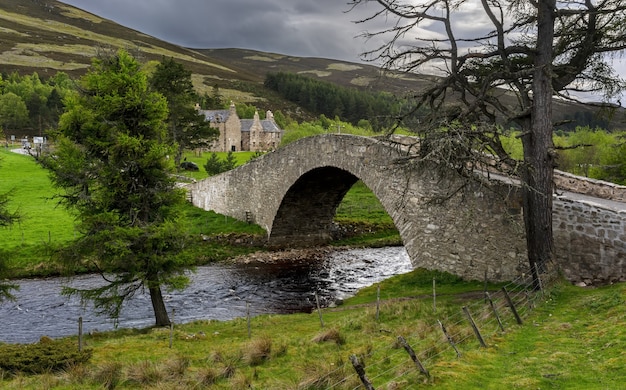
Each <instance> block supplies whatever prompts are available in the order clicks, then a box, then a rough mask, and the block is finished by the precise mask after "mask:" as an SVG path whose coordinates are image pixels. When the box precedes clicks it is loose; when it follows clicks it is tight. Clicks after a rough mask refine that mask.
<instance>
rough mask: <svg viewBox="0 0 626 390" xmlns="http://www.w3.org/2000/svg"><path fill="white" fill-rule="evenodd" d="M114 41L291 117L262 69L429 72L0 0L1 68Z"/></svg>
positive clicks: (82, 53)
mask: <svg viewBox="0 0 626 390" xmlns="http://www.w3.org/2000/svg"><path fill="white" fill-rule="evenodd" d="M117 48H125V49H126V50H128V51H129V52H130V53H131V54H133V55H134V56H135V57H137V58H138V59H139V60H140V61H142V62H148V61H152V60H155V61H160V60H161V59H162V58H163V57H174V58H176V60H177V61H179V62H181V63H183V64H184V65H185V67H186V68H187V69H189V70H191V71H192V73H193V81H194V85H195V86H196V89H197V90H198V91H199V92H200V93H209V94H210V93H211V89H212V88H213V87H214V86H218V87H219V88H220V92H221V93H222V95H223V96H224V97H225V98H226V99H228V100H233V101H235V102H247V103H253V104H255V105H257V107H259V109H261V110H265V109H273V110H277V109H280V110H283V111H284V112H285V113H288V114H289V115H292V117H294V118H295V119H307V118H310V117H311V115H309V114H307V113H305V112H302V110H300V109H298V107H296V106H295V105H294V104H293V103H290V102H286V101H284V100H283V99H281V98H280V97H279V96H277V95H276V94H274V93H273V92H271V91H267V90H266V89H264V88H263V81H264V78H265V75H266V74H267V72H277V71H284V72H293V73H299V74H304V75H309V76H311V77H315V78H318V79H320V80H325V81H328V82H331V83H336V84H338V85H342V86H345V87H354V88H359V89H369V90H374V91H388V92H392V93H394V94H397V95H404V94H410V93H415V91H419V90H420V89H422V88H424V86H425V85H426V84H427V83H428V82H429V80H432V79H433V77H432V76H424V75H407V74H393V73H385V74H381V72H380V69H379V68H377V67H375V66H371V65H368V64H357V63H350V62H344V61H338V60H331V59H324V58H308V57H293V56H289V55H282V54H274V53H263V52H257V51H253V50H244V49H189V48H183V47H180V46H177V45H174V44H171V43H168V42H164V41H162V40H159V39H156V38H154V37H151V36H149V35H146V34H143V33H141V32H139V31H136V30H133V29H129V28H126V27H123V26H121V25H119V24H117V23H115V22H112V21H110V20H108V19H104V18H101V17H99V16H97V15H94V14H91V13H88V12H85V11H82V10H80V9H77V8H75V7H72V6H69V5H66V4H64V3H61V2H58V1H54V0H0V72H2V73H12V72H16V71H17V72H19V73H21V74H30V73H33V72H37V73H39V74H40V75H42V76H46V75H52V74H54V73H56V72H57V71H64V72H66V73H68V74H70V75H72V76H74V77H77V76H80V75H81V74H83V73H84V72H86V70H87V69H88V67H89V65H90V63H91V59H92V58H93V57H94V56H96V55H97V53H98V52H99V51H102V50H112V49H117ZM503 98H507V97H506V95H503ZM508 98H509V99H510V98H511V97H508ZM555 111H556V112H555V117H556V118H557V119H563V118H565V117H567V116H572V115H573V114H574V113H576V112H579V111H589V109H588V108H585V107H581V106H580V105H576V104H571V103H562V102H557V104H556V109H555ZM314 115H315V114H313V116H314Z"/></svg>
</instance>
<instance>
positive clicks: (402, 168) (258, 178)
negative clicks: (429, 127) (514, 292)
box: [190, 134, 526, 280]
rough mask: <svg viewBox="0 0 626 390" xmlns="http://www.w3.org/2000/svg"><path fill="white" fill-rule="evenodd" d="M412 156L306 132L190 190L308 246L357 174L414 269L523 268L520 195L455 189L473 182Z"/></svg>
mask: <svg viewBox="0 0 626 390" xmlns="http://www.w3.org/2000/svg"><path fill="white" fill-rule="evenodd" d="M406 156H407V152H406V148H404V147H403V146H402V145H399V144H396V143H390V142H383V141H380V140H377V139H373V138H368V137H359V136H352V135H335V134H327V135H321V136H316V137H309V138H304V139H301V140H299V141H296V142H294V143H292V144H289V145H287V146H285V147H283V148H280V149H279V150H277V151H275V152H272V153H268V154H266V155H264V156H262V157H260V158H257V159H255V160H253V161H251V162H249V163H248V164H245V165H244V166H241V167H239V168H237V169H235V170H232V171H229V172H227V173H225V174H222V175H218V176H214V177H210V178H208V179H206V180H203V181H201V182H198V183H195V184H193V185H191V186H190V193H191V197H192V202H193V204H194V205H196V206H198V207H201V208H204V209H207V210H213V211H215V212H218V213H221V214H225V215H229V216H232V217H235V218H238V219H241V220H246V219H249V220H250V219H251V220H252V221H253V222H255V223H257V224H259V225H260V226H262V227H263V228H264V229H266V231H267V232H268V243H269V244H270V245H273V246H307V245H317V244H322V243H325V242H327V241H328V240H329V239H330V227H331V223H332V220H333V217H334V215H335V211H336V208H337V206H338V205H339V203H340V202H341V200H342V199H343V197H344V195H345V194H346V192H347V191H348V190H349V189H350V188H351V187H352V185H353V184H354V183H355V182H356V181H357V180H359V179H360V180H362V181H363V182H364V184H365V185H366V186H367V187H368V188H370V189H371V190H372V192H373V193H374V195H375V196H376V197H377V198H378V199H379V200H380V202H381V204H382V205H383V207H384V208H385V210H386V211H387V213H388V214H389V215H390V216H391V218H392V220H393V221H394V224H395V225H396V227H397V228H398V231H399V232H400V236H401V238H402V241H403V243H404V245H405V247H406V249H407V252H408V253H409V256H410V258H411V260H412V262H413V264H414V265H415V266H422V267H426V268H431V269H440V270H446V271H450V272H454V273H456V274H460V275H462V276H465V277H470V278H483V277H484V274H485V272H487V273H488V275H489V277H490V278H491V279H493V280H501V279H507V278H510V277H512V276H515V275H517V274H518V272H519V269H522V268H525V264H526V251H525V242H524V240H523V237H524V235H523V229H522V226H521V219H520V218H519V215H520V208H519V203H517V202H516V201H515V199H516V197H515V196H511V197H510V198H509V200H513V201H512V202H511V201H505V200H504V199H503V198H502V196H501V195H500V194H501V193H502V192H506V191H494V190H493V189H489V188H485V187H481V186H478V185H476V186H475V187H473V188H467V187H466V188H465V189H464V190H463V191H459V189H460V188H461V187H462V186H467V183H466V182H465V181H462V180H460V178H458V176H457V175H455V174H454V173H453V172H451V171H447V170H446V169H442V168H441V167H435V166H427V165H421V164H420V165H419V166H415V165H413V164H407V163H401V161H404V160H406ZM499 185H502V184H499ZM496 186H498V185H496ZM508 191H509V192H511V193H513V192H515V190H514V189H508ZM443 199H445V200H446V201H445V205H442V204H441V202H440V201H441V200H443Z"/></svg>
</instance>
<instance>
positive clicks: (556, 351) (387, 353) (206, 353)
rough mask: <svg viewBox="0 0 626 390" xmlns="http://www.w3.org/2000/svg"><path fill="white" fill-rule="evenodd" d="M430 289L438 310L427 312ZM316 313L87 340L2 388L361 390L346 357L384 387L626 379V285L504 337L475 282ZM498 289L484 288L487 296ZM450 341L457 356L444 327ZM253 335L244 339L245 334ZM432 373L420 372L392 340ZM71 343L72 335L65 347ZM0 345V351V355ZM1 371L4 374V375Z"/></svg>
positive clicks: (408, 280) (553, 294) (424, 285)
mask: <svg viewBox="0 0 626 390" xmlns="http://www.w3.org/2000/svg"><path fill="white" fill-rule="evenodd" d="M433 278H435V279H436V280H437V286H438V290H439V291H441V295H439V296H438V301H437V302H438V305H437V310H436V311H434V310H433V307H432V305H431V299H432V298H431V297H430V294H429V293H430V292H431V288H432V279H433ZM379 286H380V290H381V297H382V300H381V304H380V315H379V316H376V313H377V312H378V311H377V310H376V297H375V294H372V289H367V290H365V291H363V292H360V293H359V294H358V295H357V296H356V297H354V298H351V299H348V300H346V302H345V303H344V305H342V306H340V307H338V308H333V309H324V310H323V316H324V323H325V327H324V328H321V326H320V322H319V319H318V314H317V313H311V314H306V313H301V314H292V315H261V316H258V317H254V318H252V319H251V320H250V327H249V328H248V322H247V320H246V319H236V320H232V321H226V322H221V321H196V322H193V323H189V324H184V325H178V324H177V325H176V326H175V328H174V341H173V344H172V348H171V349H170V348H169V329H157V328H153V329H145V330H127V329H126V330H119V331H115V332H107V333H98V332H95V333H92V334H89V335H86V336H85V342H86V343H87V345H88V348H90V349H91V350H92V352H93V357H92V360H91V361H90V363H89V364H87V365H86V366H85V367H83V368H80V369H79V368H77V367H74V368H72V369H71V370H68V371H66V372H65V373H48V374H43V375H36V376H24V375H17V376H14V375H9V374H7V375H1V376H0V387H1V388H7V389H24V388H33V389H34V388H39V387H38V386H41V384H43V383H46V384H47V385H49V386H48V387H47V388H59V389H71V388H81V389H98V388H119V389H126V388H168V389H169V388H207V387H208V388H212V389H235V388H242V389H243V388H258V389H356V388H362V387H361V384H360V382H359V380H358V378H357V375H356V374H355V371H354V369H353V367H352V366H351V364H350V362H349V359H348V357H349V356H350V355H352V354H354V355H357V356H358V357H359V359H360V360H362V361H363V362H364V363H365V370H366V373H367V374H368V377H369V378H370V380H371V381H372V382H373V384H374V386H375V388H377V389H378V388H380V389H419V388H424V387H427V388H435V389H459V388H463V389H470V390H471V389H515V388H519V389H531V388H532V389H536V388H546V389H549V388H555V389H619V388H622V387H623V384H624V383H625V381H626V364H624V363H625V361H626V352H625V350H624V348H623V343H624V341H625V340H626V338H625V337H626V331H625V330H624V327H623V324H624V323H625V322H626V285H624V284H619V285H613V286H606V287H602V288H596V289H581V288H578V287H575V286H571V285H570V284H569V283H566V282H562V281H559V282H557V283H556V284H555V285H552V286H550V287H549V288H548V290H546V291H545V293H544V294H539V295H537V296H536V297H537V298H538V300H536V301H533V302H535V308H534V309H532V310H531V309H530V308H527V309H525V310H524V311H523V312H524V314H523V318H524V324H522V325H518V324H516V323H515V321H514V320H513V318H512V315H511V314H510V312H509V311H508V308H507V307H500V316H501V318H502V321H503V323H504V326H505V331H504V332H501V331H500V330H499V329H498V327H497V326H496V325H495V324H494V322H493V319H491V320H489V319H487V318H483V316H482V315H480V310H479V309H480V308H483V307H485V303H484V302H483V298H482V297H481V296H480V294H478V295H475V294H473V292H476V291H477V289H478V290H479V291H480V290H482V288H483V285H482V283H479V282H471V281H463V280H460V279H459V278H456V277H453V276H450V275H447V274H444V273H439V272H430V271H424V270H415V271H413V272H411V273H409V274H406V275H402V276H398V277H394V278H391V279H388V280H386V281H383V282H381V283H380V285H379ZM499 287H500V286H498V285H491V284H489V285H488V288H489V289H490V290H494V291H495V290H497V289H498V288H499ZM462 306H469V307H470V308H471V309H472V311H473V312H474V313H476V315H475V320H476V321H477V323H478V324H479V328H480V329H481V331H482V335H483V337H484V338H485V340H486V342H487V344H488V347H487V348H480V346H479V344H478V342H477V341H476V339H475V337H474V334H473V332H472V330H471V329H470V327H469V325H468V323H467V321H465V320H464V318H463V316H462V314H461V307H462ZM437 320H441V321H442V322H443V323H445V324H446V325H447V328H448V331H449V332H450V333H451V334H452V335H453V337H454V338H455V341H456V342H457V347H458V348H459V350H460V352H461V354H462V355H461V357H460V358H458V357H457V356H456V354H455V353H454V352H453V351H452V349H451V347H450V345H449V344H448V342H447V340H446V338H445V337H444V336H443V334H442V332H441V329H440V328H439V326H438V325H437ZM248 329H250V331H251V337H250V338H249V337H248ZM398 335H402V336H404V337H405V338H406V339H407V341H408V342H409V344H410V345H411V346H412V347H413V348H414V350H415V352H416V354H417V355H418V357H419V358H420V359H421V361H422V362H423V363H424V364H425V366H426V368H427V369H428V370H429V372H430V378H427V377H426V376H424V375H420V373H419V371H418V370H417V369H416V367H415V365H414V364H413V363H412V362H411V360H410V359H409V356H408V355H407V354H406V353H405V351H404V350H403V348H402V347H401V346H400V345H399V344H398V342H397V336H398ZM72 339H73V338H72ZM0 348H1V346H0ZM5 374H6V373H5Z"/></svg>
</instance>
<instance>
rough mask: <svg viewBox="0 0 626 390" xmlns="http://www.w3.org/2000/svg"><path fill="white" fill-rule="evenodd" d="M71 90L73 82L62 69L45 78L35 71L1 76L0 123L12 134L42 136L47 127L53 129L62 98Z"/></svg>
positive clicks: (61, 107) (60, 109)
mask: <svg viewBox="0 0 626 390" xmlns="http://www.w3.org/2000/svg"><path fill="white" fill-rule="evenodd" d="M73 90H74V85H73V84H72V81H71V80H70V78H69V76H68V75H67V74H66V73H63V72H58V73H57V74H55V75H54V76H53V77H50V78H48V79H47V80H45V81H42V80H41V79H40V78H39V75H38V74H37V73H33V74H32V75H26V76H20V75H19V74H17V73H12V74H10V75H7V76H5V77H2V79H1V82H0V101H2V103H1V104H0V108H1V109H2V111H3V112H2V113H0V125H4V126H5V128H6V129H8V130H11V132H12V133H13V134H15V133H18V134H19V133H21V132H27V133H30V134H34V133H36V134H39V135H44V134H45V132H46V131H47V130H48V129H52V128H56V126H57V123H58V120H59V115H60V114H61V112H62V111H63V97H64V96H66V95H67V94H68V93H72V91H73ZM16 97H17V98H16ZM7 135H8V134H7ZM20 135H21V134H20Z"/></svg>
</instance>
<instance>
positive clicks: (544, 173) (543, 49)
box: [523, 0, 555, 288]
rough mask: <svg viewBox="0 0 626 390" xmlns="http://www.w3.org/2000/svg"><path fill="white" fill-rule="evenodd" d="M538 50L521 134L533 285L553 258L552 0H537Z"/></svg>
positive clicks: (527, 229) (553, 0)
mask: <svg viewBox="0 0 626 390" xmlns="http://www.w3.org/2000/svg"><path fill="white" fill-rule="evenodd" d="M537 7H538V20H537V36H538V39H537V53H536V57H535V71H534V78H533V86H532V88H533V106H532V111H531V124H530V127H531V129H530V132H529V134H527V135H526V136H524V137H523V145H524V161H525V163H526V164H525V166H526V169H525V172H524V182H525V184H526V187H525V188H524V205H523V206H524V224H525V228H526V244H527V250H528V261H529V263H530V267H531V270H532V271H531V272H532V274H533V281H534V286H535V288H538V287H539V286H540V283H539V273H542V272H544V271H545V270H546V265H547V264H548V263H550V262H552V260H553V258H554V239H553V234H552V192H553V171H554V155H553V153H554V145H553V141H552V95H553V93H552V73H551V70H552V67H551V64H552V40H553V36H554V7H555V0H540V1H539V2H538V5H537Z"/></svg>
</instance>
